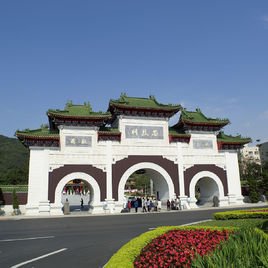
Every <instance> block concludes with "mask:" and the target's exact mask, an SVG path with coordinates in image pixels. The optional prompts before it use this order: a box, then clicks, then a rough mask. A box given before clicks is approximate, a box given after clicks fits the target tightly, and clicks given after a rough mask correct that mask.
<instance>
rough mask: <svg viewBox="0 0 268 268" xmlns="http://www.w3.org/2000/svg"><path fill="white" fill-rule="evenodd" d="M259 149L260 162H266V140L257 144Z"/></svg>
mask: <svg viewBox="0 0 268 268" xmlns="http://www.w3.org/2000/svg"><path fill="white" fill-rule="evenodd" d="M258 147H259V151H260V160H261V164H262V165H264V164H265V163H267V162H268V142H264V143H261V144H259V145H258Z"/></svg>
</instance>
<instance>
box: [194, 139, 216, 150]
mask: <svg viewBox="0 0 268 268" xmlns="http://www.w3.org/2000/svg"><path fill="white" fill-rule="evenodd" d="M193 147H194V149H213V143H212V140H193Z"/></svg>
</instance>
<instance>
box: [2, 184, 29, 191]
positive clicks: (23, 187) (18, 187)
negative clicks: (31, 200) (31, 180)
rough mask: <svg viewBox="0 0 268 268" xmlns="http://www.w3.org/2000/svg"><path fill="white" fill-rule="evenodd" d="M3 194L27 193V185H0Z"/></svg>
mask: <svg viewBox="0 0 268 268" xmlns="http://www.w3.org/2000/svg"><path fill="white" fill-rule="evenodd" d="M0 188H1V189H2V191H3V193H12V192H13V190H14V189H15V191H16V192H17V193H27V192H28V185H0Z"/></svg>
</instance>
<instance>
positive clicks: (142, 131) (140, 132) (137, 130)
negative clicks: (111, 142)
mask: <svg viewBox="0 0 268 268" xmlns="http://www.w3.org/2000/svg"><path fill="white" fill-rule="evenodd" d="M163 132H164V131H163V127H152V126H129V125H128V126H126V128H125V133H126V138H127V139H163V138H164V134H163Z"/></svg>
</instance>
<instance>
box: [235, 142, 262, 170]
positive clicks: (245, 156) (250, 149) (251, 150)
mask: <svg viewBox="0 0 268 268" xmlns="http://www.w3.org/2000/svg"><path fill="white" fill-rule="evenodd" d="M240 155H241V162H245V163H248V162H249V163H256V164H258V165H260V164H261V158H260V151H259V146H248V144H246V145H245V146H244V147H243V148H242V149H241V150H240Z"/></svg>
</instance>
